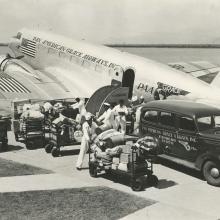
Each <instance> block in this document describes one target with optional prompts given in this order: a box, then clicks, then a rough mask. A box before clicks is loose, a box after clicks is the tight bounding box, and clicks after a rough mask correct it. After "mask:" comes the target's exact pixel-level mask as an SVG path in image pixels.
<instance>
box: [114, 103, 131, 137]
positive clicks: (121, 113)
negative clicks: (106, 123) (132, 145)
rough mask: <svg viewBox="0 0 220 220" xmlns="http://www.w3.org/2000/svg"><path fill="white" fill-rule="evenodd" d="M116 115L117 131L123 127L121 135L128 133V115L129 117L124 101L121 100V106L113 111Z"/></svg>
mask: <svg viewBox="0 0 220 220" xmlns="http://www.w3.org/2000/svg"><path fill="white" fill-rule="evenodd" d="M113 112H114V114H115V129H116V130H118V129H119V126H120V127H121V133H123V134H125V133H126V115H128V109H127V107H126V106H125V105H124V100H120V101H119V104H118V105H116V106H115V107H114V109H113Z"/></svg>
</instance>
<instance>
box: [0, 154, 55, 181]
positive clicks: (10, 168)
mask: <svg viewBox="0 0 220 220" xmlns="http://www.w3.org/2000/svg"><path fill="white" fill-rule="evenodd" d="M49 173H52V171H50V170H45V169H41V168H39V167H34V166H30V165H26V164H21V163H16V162H13V161H10V160H5V159H2V158H0V177H6V176H23V175H36V174H49Z"/></svg>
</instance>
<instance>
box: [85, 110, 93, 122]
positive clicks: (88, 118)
mask: <svg viewBox="0 0 220 220" xmlns="http://www.w3.org/2000/svg"><path fill="white" fill-rule="evenodd" d="M91 118H92V114H91V113H90V112H87V113H86V115H85V119H86V121H89V120H90V119H91Z"/></svg>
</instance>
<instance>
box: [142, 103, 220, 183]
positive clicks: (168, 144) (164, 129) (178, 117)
mask: <svg viewBox="0 0 220 220" xmlns="http://www.w3.org/2000/svg"><path fill="white" fill-rule="evenodd" d="M139 128H140V135H141V136H145V135H151V136H153V137H156V138H158V140H159V142H160V145H161V147H162V149H163V154H161V155H159V157H161V158H163V159H166V160H170V161H172V162H175V163H178V164H181V165H183V166H186V167H190V168H193V169H197V170H199V171H201V172H202V174H203V176H204V178H205V180H206V181H207V183H209V184H211V185H214V186H220V110H219V109H218V108H215V107H212V106H208V105H206V104H201V103H195V102H190V101H182V100H181V101H177V100H159V101H152V102H148V103H147V104H146V105H144V106H143V107H142V109H141V116H140V127H139Z"/></svg>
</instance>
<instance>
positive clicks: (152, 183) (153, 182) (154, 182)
mask: <svg viewBox="0 0 220 220" xmlns="http://www.w3.org/2000/svg"><path fill="white" fill-rule="evenodd" d="M158 182H159V180H158V178H157V176H155V175H150V176H148V177H147V184H148V185H149V186H157V184H158Z"/></svg>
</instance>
